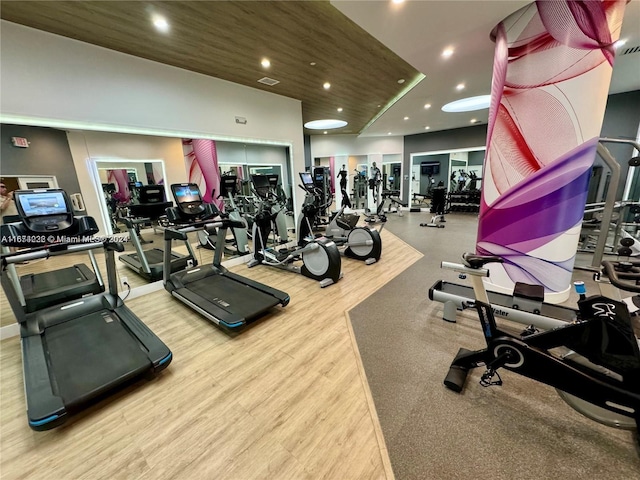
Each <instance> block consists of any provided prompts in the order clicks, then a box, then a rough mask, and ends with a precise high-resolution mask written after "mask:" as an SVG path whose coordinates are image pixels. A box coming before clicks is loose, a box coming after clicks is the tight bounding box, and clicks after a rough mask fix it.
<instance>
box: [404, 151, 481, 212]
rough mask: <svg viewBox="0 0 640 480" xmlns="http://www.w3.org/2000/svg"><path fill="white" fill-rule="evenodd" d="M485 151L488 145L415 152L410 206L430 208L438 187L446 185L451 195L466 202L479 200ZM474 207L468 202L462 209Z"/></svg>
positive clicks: (410, 185) (410, 186)
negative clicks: (434, 192)
mask: <svg viewBox="0 0 640 480" xmlns="http://www.w3.org/2000/svg"><path fill="white" fill-rule="evenodd" d="M484 154H485V147H476V148H468V149H458V150H447V151H435V152H420V153H412V154H411V156H410V159H411V173H410V179H411V181H410V182H409V188H410V190H409V202H410V205H411V206H412V207H414V208H428V207H429V206H430V201H431V198H432V196H433V191H434V189H435V188H444V189H445V191H446V194H447V195H448V197H450V195H449V194H456V195H457V196H458V197H460V199H461V200H463V201H464V203H467V200H469V201H471V202H475V201H476V199H475V197H476V196H477V197H478V199H479V192H480V188H481V182H482V165H483V162H484ZM473 192H477V195H476V193H473ZM466 197H473V198H470V199H467V198H466ZM470 209H471V205H468V206H466V207H464V209H463V208H461V211H463V210H468V211H471V210H470Z"/></svg>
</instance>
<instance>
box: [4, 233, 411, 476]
mask: <svg viewBox="0 0 640 480" xmlns="http://www.w3.org/2000/svg"><path fill="white" fill-rule="evenodd" d="M382 238H383V245H384V248H383V257H382V259H381V260H380V262H378V263H377V264H374V265H371V266H366V265H364V264H363V263H362V262H357V261H353V260H349V259H344V258H343V262H342V265H343V272H344V275H345V277H344V278H343V279H342V280H341V281H340V282H338V283H337V284H336V285H332V286H330V287H328V288H326V289H321V288H320V287H319V286H318V285H317V283H316V282H314V281H313V280H311V279H307V278H305V277H302V276H300V275H294V274H291V273H288V272H283V271H279V270H276V269H271V268H269V267H264V266H259V267H255V268H253V269H247V268H246V266H244V265H241V266H237V267H233V268H232V270H233V271H235V272H238V273H240V274H242V275H245V276H247V277H250V278H253V279H256V280H258V281H262V282H264V283H267V284H269V285H272V286H274V287H276V288H279V289H281V290H284V291H286V292H287V293H289V294H290V296H291V303H290V304H289V305H288V306H287V307H285V308H283V309H276V311H275V312H274V313H273V314H271V315H269V316H267V317H265V318H264V319H263V320H261V321H259V322H257V323H256V324H254V325H253V326H252V327H250V328H249V329H248V330H246V331H245V332H243V333H241V334H239V335H236V336H233V337H232V336H229V335H227V334H225V333H224V332H222V331H220V330H219V329H218V328H217V327H215V326H214V325H212V324H211V323H209V322H208V321H207V320H205V319H204V318H203V317H201V316H200V315H198V314H197V313H196V312H194V311H192V310H190V309H189V308H188V307H186V306H184V305H183V304H182V303H180V302H178V301H177V300H175V299H173V298H172V297H171V296H170V295H169V294H168V293H166V292H165V291H164V290H163V291H158V292H155V293H152V294H148V295H146V296H144V297H139V298H136V299H133V300H131V301H129V302H127V303H128V305H129V307H130V308H131V309H132V310H133V311H134V312H135V313H136V314H137V315H138V316H139V317H141V318H142V319H143V321H145V323H147V325H149V327H150V328H151V329H152V330H153V331H154V332H155V333H156V334H157V335H158V336H159V337H160V338H162V339H163V340H164V342H165V343H166V344H167V345H168V346H169V348H171V350H172V351H173V354H174V360H173V363H172V364H171V365H170V366H169V367H168V369H166V370H165V371H164V372H162V374H161V375H160V376H159V377H158V378H157V379H154V380H153V381H151V382H142V383H140V384H138V385H135V386H134V387H131V388H129V389H127V390H126V391H124V392H121V393H119V394H118V395H116V396H114V397H112V398H111V399H109V400H107V401H105V402H102V403H101V404H99V405H97V406H95V407H92V408H91V409H89V410H87V411H86V412H84V413H82V414H80V415H78V416H76V417H75V418H74V419H72V420H71V421H69V422H67V423H66V424H65V425H63V426H61V427H59V428H57V429H54V430H52V431H48V432H33V431H31V430H30V429H29V427H28V426H27V421H26V416H25V412H24V409H25V400H24V393H23V387H22V365H21V358H20V345H19V339H18V338H11V339H8V340H5V341H3V342H2V344H1V345H0V346H1V352H0V362H1V368H0V388H1V390H0V400H1V412H0V435H1V438H0V442H1V443H0V457H1V458H0V475H1V477H2V478H3V479H14V478H28V479H35V478H47V479H72V478H73V479H75V478H109V479H113V478H127V479H129V478H140V479H161V478H189V479H216V480H222V479H233V480H245V479H256V478H264V479H278V480H280V479H288V478H290V479H321V478H326V479H340V480H343V479H367V480H370V479H383V478H388V479H389V478H392V477H393V474H392V472H391V469H390V466H389V463H388V458H387V455H386V449H385V447H384V440H383V439H382V435H381V433H380V432H379V430H377V429H378V428H379V426H378V422H377V418H376V417H375V409H374V408H373V407H372V405H369V392H368V387H367V384H366V379H365V378H364V373H363V372H361V371H360V368H359V362H360V359H359V357H358V354H357V347H356V346H355V345H354V344H353V343H352V342H353V340H352V337H351V335H350V326H349V325H348V318H347V316H346V312H347V311H348V310H349V309H351V308H352V307H353V306H355V305H356V304H358V303H359V302H361V301H366V299H367V297H369V296H370V295H375V292H376V290H377V289H379V288H381V287H382V286H384V284H385V283H386V282H388V281H389V280H391V279H392V278H393V277H395V276H396V275H398V274H399V273H401V272H402V271H403V270H405V269H406V268H407V267H409V266H410V265H411V264H413V263H414V262H415V261H416V260H418V259H419V258H420V257H421V254H420V253H419V252H417V251H416V250H414V249H413V248H412V247H410V246H408V245H406V244H405V243H403V242H402V241H401V240H399V239H398V238H397V237H395V236H394V235H392V234H391V233H389V232H387V231H383V232H382Z"/></svg>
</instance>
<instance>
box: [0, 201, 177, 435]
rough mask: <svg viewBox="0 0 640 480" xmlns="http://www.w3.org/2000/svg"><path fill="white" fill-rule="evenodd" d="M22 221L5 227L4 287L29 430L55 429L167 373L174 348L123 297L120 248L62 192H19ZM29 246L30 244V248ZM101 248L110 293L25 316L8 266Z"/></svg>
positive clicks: (78, 299)
mask: <svg viewBox="0 0 640 480" xmlns="http://www.w3.org/2000/svg"><path fill="white" fill-rule="evenodd" d="M14 198H15V203H16V206H17V208H18V212H19V215H20V218H21V221H20V222H16V223H11V224H7V225H2V227H1V236H2V242H3V245H5V246H15V247H21V248H23V250H19V251H17V252H14V253H8V252H6V253H3V254H2V274H1V278H0V279H1V283H2V288H3V289H4V291H5V294H6V296H7V299H8V301H9V304H10V305H11V308H12V310H13V312H14V314H15V316H16V318H17V319H18V322H19V324H20V339H21V344H22V362H23V372H24V373H23V376H24V388H25V396H26V401H27V417H28V421H29V426H30V427H31V428H32V429H34V430H38V431H40V430H49V429H51V428H54V427H57V426H58V425H61V424H62V423H64V422H65V421H66V420H67V419H68V418H69V416H70V415H73V414H74V413H76V412H78V411H80V410H82V409H83V408H85V407H87V406H88V405H90V404H93V403H95V402H96V401H97V400H99V399H102V398H104V397H106V396H107V395H109V394H110V393H112V392H113V391H115V390H116V389H119V388H121V387H123V386H125V385H129V384H130V383H132V382H134V381H135V380H137V379H139V378H140V377H142V376H147V375H148V374H149V373H157V372H159V371H161V370H163V369H164V368H166V367H167V366H168V365H169V363H170V362H171V359H172V353H171V351H170V350H169V349H168V348H167V347H166V345H165V344H164V343H163V342H162V341H161V340H160V339H159V338H158V337H156V336H155V335H154V334H153V332H152V331H151V330H150V329H149V328H148V327H147V326H146V325H145V324H144V323H142V321H141V320H140V319H138V317H136V316H135V315H134V314H133V313H132V312H131V311H130V310H129V309H128V308H127V307H126V306H125V305H124V303H123V302H122V300H121V299H120V297H119V296H118V281H117V277H116V265H115V258H114V252H115V251H122V250H123V247H122V244H120V243H112V242H101V241H96V239H95V238H93V237H92V236H93V235H94V234H96V233H97V232H98V227H97V225H96V222H95V220H94V219H93V218H92V217H88V216H85V217H74V216H73V210H72V208H71V204H70V202H69V198H68V197H67V195H66V193H65V192H64V191H63V190H59V189H46V190H45V189H42V190H18V191H16V192H15V194H14ZM25 247H28V248H26V249H25ZM96 249H103V250H104V252H105V256H106V265H107V275H108V284H109V290H108V292H102V293H100V294H95V295H91V296H88V297H82V298H77V299H73V300H62V301H61V302H60V303H57V304H55V305H51V306H48V307H46V308H43V309H39V310H37V311H34V312H26V311H25V309H24V308H23V306H22V304H21V303H20V284H19V283H16V282H15V281H13V279H12V277H11V276H10V275H7V269H8V267H9V266H10V265H13V264H16V263H19V262H24V261H30V260H35V259H41V258H49V257H53V256H58V255H66V254H71V253H77V252H87V251H92V250H96Z"/></svg>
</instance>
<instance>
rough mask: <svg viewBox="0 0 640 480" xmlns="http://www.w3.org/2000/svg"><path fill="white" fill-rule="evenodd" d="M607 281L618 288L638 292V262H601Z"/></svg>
mask: <svg viewBox="0 0 640 480" xmlns="http://www.w3.org/2000/svg"><path fill="white" fill-rule="evenodd" d="M602 266H603V267H604V273H605V275H606V276H607V278H608V279H609V281H610V282H611V283H612V284H613V285H614V286H616V287H618V288H619V289H620V290H624V291H627V292H633V293H640V262H639V261H634V262H611V261H604V262H602Z"/></svg>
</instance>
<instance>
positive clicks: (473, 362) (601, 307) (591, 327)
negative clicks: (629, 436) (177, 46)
mask: <svg viewBox="0 0 640 480" xmlns="http://www.w3.org/2000/svg"><path fill="white" fill-rule="evenodd" d="M462 261H463V264H455V263H449V262H442V268H447V269H450V270H454V271H456V272H459V273H460V274H461V275H462V276H465V275H470V276H471V280H472V283H473V289H474V292H475V297H476V300H475V302H474V306H475V308H476V310H477V312H478V316H479V318H480V323H481V326H482V332H483V334H484V337H485V341H486V344H487V347H486V348H484V349H482V350H477V351H470V350H467V349H465V348H461V349H460V350H459V351H458V354H457V355H456V357H455V359H454V360H453V362H452V364H451V367H450V369H449V373H448V374H447V376H446V378H445V380H444V384H445V386H446V387H447V388H449V389H451V390H453V391H455V392H458V393H459V392H461V391H462V390H463V388H464V384H465V381H466V378H467V376H468V374H469V371H470V370H471V369H473V368H476V367H479V366H484V367H485V368H486V370H485V372H484V373H483V374H482V376H481V379H480V384H481V385H482V386H485V387H488V386H493V385H502V379H501V378H500V375H499V373H498V370H499V369H500V368H502V367H504V368H506V369H507V370H511V371H514V372H516V373H519V374H521V375H524V376H525V377H529V378H532V379H533V380H537V381H539V382H541V383H544V384H546V385H550V386H552V387H555V388H556V390H557V391H558V394H559V395H560V397H561V398H562V399H563V400H564V401H566V402H567V403H568V404H569V405H570V406H571V407H573V408H574V409H575V410H577V411H578V412H579V413H581V414H583V415H585V416H586V417H588V418H591V419H592V420H595V421H597V422H599V423H602V424H604V425H608V426H611V427H617V428H624V429H629V430H636V442H637V446H638V447H640V440H639V439H638V435H637V431H638V429H639V427H640V348H639V341H638V339H637V338H636V336H635V334H634V331H633V327H632V324H631V318H630V315H629V311H628V309H627V306H626V305H625V304H624V303H623V302H620V301H618V300H613V299H610V298H607V297H604V296H602V295H594V296H591V297H587V296H586V295H585V290H584V285H582V287H580V285H577V286H576V287H577V288H576V291H577V292H578V293H579V294H580V300H579V301H578V307H579V315H578V318H577V319H576V321H575V322H572V323H567V324H566V325H561V326H558V327H556V328H553V329H551V330H547V331H539V330H538V329H537V328H536V327H535V326H533V325H531V326H529V327H527V328H526V329H525V330H524V331H523V332H522V333H521V334H520V335H512V334H510V333H507V332H505V331H503V330H501V329H500V328H499V327H498V326H497V325H496V321H495V318H494V315H493V311H492V309H491V305H490V304H489V300H488V296H487V292H486V290H485V288H484V282H483V280H482V278H483V277H486V276H488V275H489V271H488V270H487V269H485V268H484V266H485V265H486V264H488V263H493V262H498V263H501V262H502V259H501V258H500V257H493V256H480V255H473V254H469V253H466V254H464V255H463V257H462ZM603 270H604V274H605V275H606V277H607V279H608V280H609V282H611V284H612V285H614V286H615V287H617V288H618V289H621V290H626V291H631V292H635V293H638V292H640V284H639V283H638V281H639V280H640V262H633V263H630V262H603ZM579 283H580V282H579ZM552 350H553V352H552ZM558 351H561V353H558Z"/></svg>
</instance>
